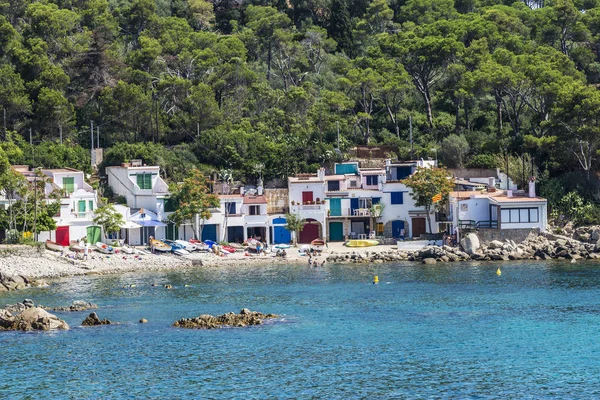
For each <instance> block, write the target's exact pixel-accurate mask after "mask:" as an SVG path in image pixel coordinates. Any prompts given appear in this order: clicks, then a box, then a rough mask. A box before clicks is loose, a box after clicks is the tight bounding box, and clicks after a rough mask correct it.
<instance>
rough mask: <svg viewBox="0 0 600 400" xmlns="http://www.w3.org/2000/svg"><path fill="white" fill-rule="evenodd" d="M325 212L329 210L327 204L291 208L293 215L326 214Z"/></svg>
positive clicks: (302, 205) (297, 205) (296, 205)
mask: <svg viewBox="0 0 600 400" xmlns="http://www.w3.org/2000/svg"><path fill="white" fill-rule="evenodd" d="M325 210H327V204H295V205H292V207H291V211H292V213H296V212H298V211H305V212H324V211H325Z"/></svg>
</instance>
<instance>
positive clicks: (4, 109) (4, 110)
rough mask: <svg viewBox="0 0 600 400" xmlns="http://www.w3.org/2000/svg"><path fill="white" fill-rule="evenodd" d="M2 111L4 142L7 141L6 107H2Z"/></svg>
mask: <svg viewBox="0 0 600 400" xmlns="http://www.w3.org/2000/svg"><path fill="white" fill-rule="evenodd" d="M2 111H3V112H4V140H6V107H2Z"/></svg>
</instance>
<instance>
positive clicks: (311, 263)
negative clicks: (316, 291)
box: [308, 254, 325, 268]
mask: <svg viewBox="0 0 600 400" xmlns="http://www.w3.org/2000/svg"><path fill="white" fill-rule="evenodd" d="M324 265H325V260H323V262H322V263H321V264H320V266H321V267H322V266H324ZM308 266H309V267H315V268H317V267H318V266H319V260H317V259H315V260H313V259H312V255H311V254H309V255H308Z"/></svg>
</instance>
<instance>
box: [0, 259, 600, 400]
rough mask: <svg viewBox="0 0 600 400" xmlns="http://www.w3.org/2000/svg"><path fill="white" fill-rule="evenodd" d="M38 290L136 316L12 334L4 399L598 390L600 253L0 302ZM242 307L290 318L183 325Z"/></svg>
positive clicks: (294, 272)
mask: <svg viewBox="0 0 600 400" xmlns="http://www.w3.org/2000/svg"><path fill="white" fill-rule="evenodd" d="M498 266H501V268H502V275H501V276H497V275H496V269H497V268H498ZM374 275H378V276H379V281H380V284H379V285H373V284H371V282H372V279H373V276H374ZM153 283H155V284H158V285H163V284H166V283H169V284H172V285H173V286H174V289H172V290H167V289H165V288H163V287H162V286H156V287H153V286H151V284H153ZM131 284H135V285H136V287H134V288H126V289H124V288H123V286H124V285H131ZM186 284H187V285H190V286H189V287H185V286H184V285H186ZM25 297H28V298H32V299H33V300H34V301H35V302H36V303H42V304H44V305H49V306H62V305H68V304H70V303H71V301H73V300H76V299H83V300H88V301H92V302H94V303H97V304H98V305H99V306H100V309H99V310H96V311H97V312H98V315H99V316H100V318H108V319H110V320H112V321H119V322H121V323H122V324H120V325H112V326H101V327H86V328H83V327H80V326H78V325H79V324H80V323H81V321H82V320H83V319H84V318H85V316H86V315H87V314H88V313H89V312H78V313H64V312H57V313H56V314H57V315H58V316H59V317H61V318H63V319H65V320H66V321H67V322H68V323H69V324H70V325H71V327H72V330H70V331H67V332H55V333H14V332H10V333H0V347H1V349H2V350H1V352H0V377H1V379H0V398H2V399H15V398H32V399H54V398H69V399H88V398H89V399H97V398H103V399H123V398H124V399H136V398H156V399H166V398H172V399H177V398H201V399H208V398H214V399H226V398H239V399H247V398H256V399H267V398H268V399H270V398H284V399H304V398H323V399H333V398H338V399H346V398H369V399H372V398H373V399H376V398H382V399H386V398H502V399H526V398H531V399H540V398H569V399H571V398H578V399H581V398H588V399H591V398H599V397H600V340H599V337H600V335H599V334H600V264H592V263H589V264H587V263H578V264H560V263H556V262H552V263H546V262H544V263H541V262H540V263H538V262H536V263H521V264H518V263H511V264H481V265H476V264H448V265H437V266H422V265H372V266H364V265H361V266H351V265H344V266H339V265H329V266H325V267H323V268H317V269H315V268H309V267H307V266H304V265H302V266H273V267H260V268H243V269H240V270H237V271H236V270H234V269H226V270H220V271H217V270H209V271H207V270H194V271H182V272H164V273H144V274H125V275H113V276H104V277H79V278H73V279H69V280H64V281H61V282H58V283H55V284H53V285H52V286H51V287H49V288H45V289H32V290H28V291H25V292H18V293H16V294H15V293H12V292H11V293H10V295H3V296H0V304H5V303H11V302H16V301H21V300H23V298H25ZM242 307H248V308H250V309H251V310H256V311H261V312H270V313H276V314H280V315H282V318H281V319H280V320H277V321H275V322H270V323H267V324H265V325H262V326H259V327H250V328H242V329H220V330H211V331H200V330H183V329H176V328H173V327H171V325H172V324H173V322H175V320H177V319H179V318H182V317H194V316H198V315H200V314H204V313H208V314H213V315H214V314H222V313H225V312H229V311H236V312H238V311H239V310H240V309H241V308H242ZM140 318H147V319H148V320H149V323H147V324H139V323H138V322H137V321H138V320H139V319H140Z"/></svg>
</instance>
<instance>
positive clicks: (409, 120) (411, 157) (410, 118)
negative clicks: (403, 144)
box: [408, 115, 415, 161]
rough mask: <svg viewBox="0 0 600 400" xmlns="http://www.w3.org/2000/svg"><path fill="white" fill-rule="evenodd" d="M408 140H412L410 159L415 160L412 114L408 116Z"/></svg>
mask: <svg viewBox="0 0 600 400" xmlns="http://www.w3.org/2000/svg"><path fill="white" fill-rule="evenodd" d="M408 140H409V141H410V159H411V161H412V160H414V158H415V157H414V152H413V138H412V115H409V116H408Z"/></svg>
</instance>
